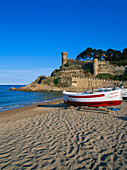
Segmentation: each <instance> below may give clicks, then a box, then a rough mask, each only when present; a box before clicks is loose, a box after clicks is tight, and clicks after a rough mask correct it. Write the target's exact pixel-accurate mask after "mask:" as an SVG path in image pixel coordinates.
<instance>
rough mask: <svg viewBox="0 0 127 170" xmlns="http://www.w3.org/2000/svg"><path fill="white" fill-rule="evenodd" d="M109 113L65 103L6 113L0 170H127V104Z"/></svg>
mask: <svg viewBox="0 0 127 170" xmlns="http://www.w3.org/2000/svg"><path fill="white" fill-rule="evenodd" d="M118 107H119V108H120V109H121V110H120V111H110V112H109V114H103V113H95V112H89V111H87V112H86V111H85V110H79V109H78V107H69V108H66V105H65V104H64V103H63V100H62V99H60V100H55V101H52V102H48V103H43V104H42V103H41V104H38V105H33V106H29V107H24V108H19V109H15V110H10V111H4V112H0V169H46V170H48V169H60V170H61V169H68V170H73V169H110V170H111V169H122V170H124V169H127V164H126V163H127V130H126V129H127V102H123V103H122V104H121V105H120V106H118Z"/></svg>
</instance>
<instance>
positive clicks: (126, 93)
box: [122, 88, 127, 100]
mask: <svg viewBox="0 0 127 170" xmlns="http://www.w3.org/2000/svg"><path fill="white" fill-rule="evenodd" d="M122 97H123V100H126V99H127V89H124V88H123V89H122Z"/></svg>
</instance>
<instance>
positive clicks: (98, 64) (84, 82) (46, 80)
mask: <svg viewBox="0 0 127 170" xmlns="http://www.w3.org/2000/svg"><path fill="white" fill-rule="evenodd" d="M61 54H62V65H61V66H60V68H59V69H55V70H54V71H53V72H52V73H51V76H49V77H46V76H39V77H38V78H37V79H36V80H35V81H34V82H32V83H31V84H29V85H27V86H25V87H21V88H19V89H12V90H22V91H63V90H67V91H75V90H76V91H77V90H89V89H92V88H98V87H106V86H114V85H119V83H120V81H114V80H103V79H98V78H97V77H96V75H98V74H100V73H110V74H112V75H122V74H124V72H126V71H127V70H126V68H127V67H126V66H125V67H123V66H122V67H119V66H113V65H110V63H109V61H98V59H97V58H95V59H94V60H87V61H80V60H71V59H67V52H62V53H61ZM123 85H124V87H127V82H123Z"/></svg>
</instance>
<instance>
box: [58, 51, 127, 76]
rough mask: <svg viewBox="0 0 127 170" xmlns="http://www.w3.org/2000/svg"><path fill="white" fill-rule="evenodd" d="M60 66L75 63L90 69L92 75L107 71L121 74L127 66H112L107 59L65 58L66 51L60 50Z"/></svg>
mask: <svg viewBox="0 0 127 170" xmlns="http://www.w3.org/2000/svg"><path fill="white" fill-rule="evenodd" d="M61 54H62V66H64V65H66V64H68V65H75V66H79V67H81V68H83V69H84V70H85V69H87V70H89V71H90V73H91V74H93V75H94V76H96V75H98V74H100V73H109V74H112V75H122V74H124V73H125V72H127V66H120V67H119V66H113V65H111V64H110V62H109V61H105V60H103V61H99V60H98V59H97V58H94V59H93V60H86V61H80V60H71V59H67V52H62V53H61Z"/></svg>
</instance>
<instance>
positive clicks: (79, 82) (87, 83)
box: [72, 77, 127, 90]
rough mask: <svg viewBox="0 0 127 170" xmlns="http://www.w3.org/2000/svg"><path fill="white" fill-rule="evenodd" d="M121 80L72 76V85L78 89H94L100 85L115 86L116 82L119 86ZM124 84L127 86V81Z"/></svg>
mask: <svg viewBox="0 0 127 170" xmlns="http://www.w3.org/2000/svg"><path fill="white" fill-rule="evenodd" d="M119 83H120V81H111V80H100V79H90V78H77V77H73V78H72V87H75V88H77V89H86V90H89V89H92V86H93V88H94V89H96V88H98V87H106V86H114V85H115V84H116V85H117V86H118V85H119ZM123 85H124V86H125V87H127V82H124V83H123Z"/></svg>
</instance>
